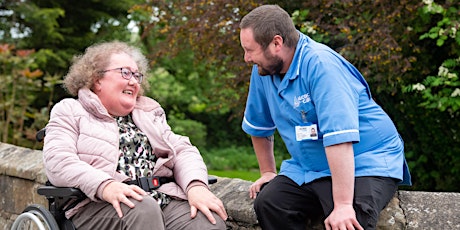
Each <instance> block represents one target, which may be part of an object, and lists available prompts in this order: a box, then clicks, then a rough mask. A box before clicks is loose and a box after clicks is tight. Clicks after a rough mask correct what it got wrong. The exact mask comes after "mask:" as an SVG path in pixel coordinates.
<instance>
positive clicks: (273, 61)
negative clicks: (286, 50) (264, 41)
mask: <svg viewBox="0 0 460 230" xmlns="http://www.w3.org/2000/svg"><path fill="white" fill-rule="evenodd" d="M264 56H265V59H266V60H268V61H269V64H268V65H267V66H266V67H262V66H261V65H258V72H259V75H260V76H267V75H279V74H280V73H281V70H282V69H283V65H284V61H283V59H281V58H280V57H277V56H274V55H271V54H270V53H268V49H267V50H265V52H264Z"/></svg>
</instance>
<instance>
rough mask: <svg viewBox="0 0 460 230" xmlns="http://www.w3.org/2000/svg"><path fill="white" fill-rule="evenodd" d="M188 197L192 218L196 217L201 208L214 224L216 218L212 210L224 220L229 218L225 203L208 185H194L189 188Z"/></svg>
mask: <svg viewBox="0 0 460 230" xmlns="http://www.w3.org/2000/svg"><path fill="white" fill-rule="evenodd" d="M187 197H188V203H189V204H190V208H191V210H190V212H191V217H192V218H195V217H196V214H197V212H198V210H200V211H201V212H202V213H203V214H204V215H205V216H206V217H207V218H208V220H209V222H211V223H212V224H216V219H214V216H213V215H212V212H211V211H214V212H215V213H217V215H219V216H220V217H221V218H222V219H223V220H227V217H228V216H227V211H225V207H224V204H223V203H222V201H221V200H220V199H219V198H217V197H216V196H215V195H214V194H213V193H212V192H211V191H209V189H208V188H207V187H204V186H194V187H192V188H190V189H189V190H188V193H187Z"/></svg>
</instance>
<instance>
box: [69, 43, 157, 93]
mask: <svg viewBox="0 0 460 230" xmlns="http://www.w3.org/2000/svg"><path fill="white" fill-rule="evenodd" d="M120 53H125V54H127V55H129V56H130V57H131V58H132V59H133V60H134V61H135V62H136V64H137V67H138V69H139V70H138V71H139V72H140V73H142V74H144V75H146V73H147V71H148V70H149V64H148V60H147V58H146V57H145V56H144V55H143V54H142V52H141V50H140V49H139V48H137V47H134V46H131V45H128V44H126V43H124V42H120V41H112V42H102V43H97V44H94V45H92V46H89V47H88V48H86V50H85V52H84V53H83V54H80V55H76V56H74V58H73V61H72V63H73V64H72V65H71V66H70V68H69V72H68V73H67V75H66V76H65V77H64V88H65V89H66V90H67V92H68V93H69V94H70V95H72V96H77V95H78V90H80V89H81V88H88V89H92V88H93V85H94V83H95V82H96V81H97V80H98V79H101V78H102V77H103V75H104V73H102V72H101V70H104V69H105V68H107V66H109V64H110V63H109V62H110V57H111V56H112V55H113V54H120ZM148 87H149V84H148V82H147V80H146V79H145V78H144V80H143V81H142V83H141V87H140V88H141V89H140V90H139V96H140V95H143V93H144V90H146V89H148Z"/></svg>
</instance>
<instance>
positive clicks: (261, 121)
mask: <svg viewBox="0 0 460 230" xmlns="http://www.w3.org/2000/svg"><path fill="white" fill-rule="evenodd" d="M266 93H267V92H266V91H265V90H264V87H263V81H262V77H261V76H259V74H258V71H257V66H255V65H254V67H253V69H252V74H251V82H250V84H249V93H248V99H247V101H246V109H245V112H244V118H243V123H242V128H243V131H244V132H246V133H247V134H249V135H251V136H257V137H268V136H271V135H273V133H274V132H275V129H276V126H275V124H274V122H273V119H272V116H271V113H270V109H269V106H268V103H267V98H266Z"/></svg>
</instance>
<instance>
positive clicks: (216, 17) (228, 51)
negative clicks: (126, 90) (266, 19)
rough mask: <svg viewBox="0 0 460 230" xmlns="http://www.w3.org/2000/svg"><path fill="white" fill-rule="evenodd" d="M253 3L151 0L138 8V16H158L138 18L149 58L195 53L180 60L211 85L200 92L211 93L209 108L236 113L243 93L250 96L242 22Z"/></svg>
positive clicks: (206, 0) (241, 102) (156, 60)
mask: <svg viewBox="0 0 460 230" xmlns="http://www.w3.org/2000/svg"><path fill="white" fill-rule="evenodd" d="M255 6H256V3H254V2H253V1H242V0H239V1H230V0H220V1H217V2H215V1H209V0H203V1H178V0H175V1H167V2H165V1H158V0H149V1H148V2H147V3H146V4H142V5H139V6H137V7H134V8H135V9H137V11H136V12H137V15H153V17H154V20H152V19H151V18H146V17H145V16H139V18H143V19H144V20H143V21H141V22H139V27H140V28H141V34H142V35H141V39H142V41H143V42H144V44H145V46H146V47H147V49H148V51H149V52H148V53H150V54H151V56H150V57H151V59H152V60H154V62H155V63H157V62H158V61H161V60H163V58H164V57H166V58H171V57H174V56H177V55H179V54H181V53H191V55H192V57H193V58H191V59H187V61H186V62H188V63H181V65H182V64H185V65H191V66H193V67H195V68H197V70H196V71H197V72H198V76H199V78H201V79H202V80H200V81H201V82H204V83H203V87H206V88H207V89H208V90H204V91H202V94H203V95H204V96H206V97H207V98H208V102H207V107H208V111H209V110H217V111H221V112H226V111H229V110H232V109H235V108H236V109H237V110H238V111H237V113H238V112H241V104H243V103H244V101H245V96H243V97H240V95H246V94H245V92H246V89H247V86H248V85H247V83H248V82H247V78H248V76H249V71H250V68H249V66H246V65H244V64H242V63H244V62H243V58H242V57H243V51H242V49H241V48H240V47H239V41H238V37H239V33H238V21H239V20H240V18H241V17H242V15H244V14H246V13H247V12H248V11H249V10H250V9H252V8H254V7H255ZM133 14H134V13H133ZM152 38H155V39H152ZM160 63H161V62H160ZM177 67H178V65H177V64H176V65H175V68H177ZM169 71H170V70H169ZM238 115H240V114H238Z"/></svg>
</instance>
